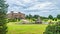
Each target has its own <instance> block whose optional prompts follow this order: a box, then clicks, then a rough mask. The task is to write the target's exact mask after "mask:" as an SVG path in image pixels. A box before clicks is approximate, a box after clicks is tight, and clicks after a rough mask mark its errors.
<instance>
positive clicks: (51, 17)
mask: <svg viewBox="0 0 60 34" xmlns="http://www.w3.org/2000/svg"><path fill="white" fill-rule="evenodd" d="M38 17H40V18H41V19H42V20H44V19H52V20H57V19H60V15H57V17H53V16H52V15H49V16H48V17H44V16H39V15H31V14H29V15H26V18H27V19H33V18H34V19H37V18H38Z"/></svg>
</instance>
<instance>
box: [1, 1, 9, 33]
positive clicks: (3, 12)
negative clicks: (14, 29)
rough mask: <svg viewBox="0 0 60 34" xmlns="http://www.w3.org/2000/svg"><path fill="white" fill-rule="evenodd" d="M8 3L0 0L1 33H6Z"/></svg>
mask: <svg viewBox="0 0 60 34" xmlns="http://www.w3.org/2000/svg"><path fill="white" fill-rule="evenodd" d="M7 7H8V5H7V4H5V0H0V34H6V32H7V27H6V23H7V22H6V13H7Z"/></svg>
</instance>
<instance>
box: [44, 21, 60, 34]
mask: <svg viewBox="0 0 60 34" xmlns="http://www.w3.org/2000/svg"><path fill="white" fill-rule="evenodd" d="M59 33H60V21H59V22H57V23H55V24H50V25H48V27H47V28H46V30H45V32H44V34H59Z"/></svg>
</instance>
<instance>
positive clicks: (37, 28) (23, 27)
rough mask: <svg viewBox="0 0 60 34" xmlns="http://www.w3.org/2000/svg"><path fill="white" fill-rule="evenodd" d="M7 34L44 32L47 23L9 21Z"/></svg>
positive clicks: (41, 33) (36, 33)
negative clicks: (15, 22) (16, 22)
mask: <svg viewBox="0 0 60 34" xmlns="http://www.w3.org/2000/svg"><path fill="white" fill-rule="evenodd" d="M7 26H8V32H7V34H43V32H44V31H45V29H46V27H47V25H45V24H20V25H17V24H14V23H8V24H7Z"/></svg>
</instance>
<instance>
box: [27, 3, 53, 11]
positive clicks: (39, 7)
mask: <svg viewBox="0 0 60 34" xmlns="http://www.w3.org/2000/svg"><path fill="white" fill-rule="evenodd" d="M52 6H53V3H51V2H44V3H36V4H35V5H34V6H32V7H30V8H27V9H26V10H43V9H46V8H50V7H52ZM52 8H53V7H52Z"/></svg>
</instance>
